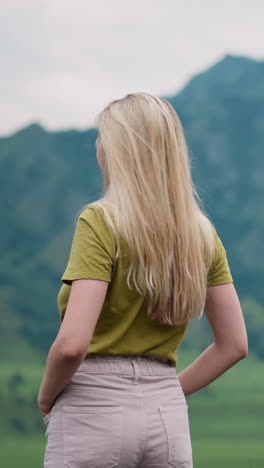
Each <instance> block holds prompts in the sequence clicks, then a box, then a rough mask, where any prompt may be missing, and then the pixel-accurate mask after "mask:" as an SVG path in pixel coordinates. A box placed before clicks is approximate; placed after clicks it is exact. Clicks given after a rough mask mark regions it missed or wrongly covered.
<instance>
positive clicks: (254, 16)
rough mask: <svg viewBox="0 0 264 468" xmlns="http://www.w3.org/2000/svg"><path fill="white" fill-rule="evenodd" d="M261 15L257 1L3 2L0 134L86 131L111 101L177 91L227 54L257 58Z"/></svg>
mask: <svg viewBox="0 0 264 468" xmlns="http://www.w3.org/2000/svg"><path fill="white" fill-rule="evenodd" d="M263 18H264V1H263V0H250V1H248V0H222V1H221V2H219V1H217V0H181V1H178V0H130V1H126V0H8V1H5V2H4V0H2V1H1V20H0V21H1V24H0V54H1V73H0V80H1V87H0V93H1V96H0V97H1V100H0V109H1V112H0V135H5V134H8V133H11V132H13V131H15V130H17V129H18V128H20V127H22V126H25V125H27V124H29V123H31V122H33V121H39V122H40V123H42V124H43V125H44V126H45V127H46V128H48V129H62V128H72V127H74V128H86V127H89V126H91V125H93V124H94V120H95V117H96V115H97V114H98V112H100V110H101V109H102V108H103V107H104V106H105V105H106V104H108V102H109V101H111V100H112V99H116V98H119V97H122V96H124V95H125V94H127V93H129V92H136V91H146V92H150V93H153V94H157V95H173V94H176V93H177V92H178V91H179V90H180V89H181V88H182V87H183V86H184V85H185V84H186V82H187V81H188V80H189V79H190V78H191V77H192V76H193V75H194V74H196V73H198V72H200V71H202V70H205V69H206V68H208V67H209V66H211V65H213V64H214V63H216V62H217V61H218V60H220V59H222V57H223V56H224V55H225V54H227V53H229V54H236V55H245V56H249V57H252V58H256V59H263V58H264V33H263Z"/></svg>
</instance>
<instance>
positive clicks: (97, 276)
mask: <svg viewBox="0 0 264 468" xmlns="http://www.w3.org/2000/svg"><path fill="white" fill-rule="evenodd" d="M78 279H98V280H102V281H107V282H110V281H111V278H109V276H106V275H102V274H98V273H84V274H78V275H77V274H76V275H65V276H64V275H63V276H62V277H61V281H62V282H63V283H65V284H68V285H69V284H71V282H72V281H74V280H78Z"/></svg>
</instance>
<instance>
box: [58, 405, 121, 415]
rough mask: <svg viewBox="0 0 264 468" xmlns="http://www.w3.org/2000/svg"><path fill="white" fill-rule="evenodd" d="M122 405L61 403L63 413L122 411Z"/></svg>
mask: <svg viewBox="0 0 264 468" xmlns="http://www.w3.org/2000/svg"><path fill="white" fill-rule="evenodd" d="M123 410H124V407H123V406H114V407H111V406H109V407H108V406H69V405H63V411H64V412H65V413H81V414H82V413H122V412H123Z"/></svg>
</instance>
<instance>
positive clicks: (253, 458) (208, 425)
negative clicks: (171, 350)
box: [0, 352, 264, 468]
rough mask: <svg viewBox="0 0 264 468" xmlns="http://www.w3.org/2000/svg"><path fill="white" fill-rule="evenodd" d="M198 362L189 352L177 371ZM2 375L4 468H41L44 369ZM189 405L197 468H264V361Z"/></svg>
mask: <svg viewBox="0 0 264 468" xmlns="http://www.w3.org/2000/svg"><path fill="white" fill-rule="evenodd" d="M195 357H196V355H194V354H190V353H186V352H185V353H184V357H183V356H180V360H179V367H178V368H177V371H178V372H180V370H181V369H182V368H184V367H186V365H188V363H189V362H191V361H192V360H193V359H194V358H195ZM0 372H1V377H2V378H1V384H0V395H1V401H2V402H4V404H1V416H2V417H1V419H0V433H1V434H2V436H1V439H0V451H1V460H2V461H1V466H4V467H5V468H17V467H19V468H41V467H42V466H43V453H44V447H45V442H46V439H45V436H44V431H45V426H44V424H43V422H42V419H41V417H40V415H39V413H38V410H37V406H36V396H37V391H38V387H39V384H40V381H41V378H42V374H43V368H40V367H37V366H33V365H32V366H30V367H28V366H27V367H25V368H24V369H21V366H20V368H19V369H18V368H17V367H16V366H15V365H12V366H11V365H10V366H8V365H1V366H0ZM12 385H13V388H12ZM187 400H188V405H189V416H190V426H191V435H192V441H193V455H194V467H195V468H220V467H221V468H263V467H264V443H263V435H264V422H263V421H264V405H263V362H261V361H257V360H256V358H254V357H253V356H249V357H248V358H247V359H245V360H243V361H241V362H240V363H239V364H237V365H236V366H235V367H234V368H232V369H230V370H229V371H228V372H227V373H226V374H225V375H224V376H222V377H220V378H219V379H218V380H217V381H216V382H214V383H213V384H211V385H210V386H209V387H208V388H206V389H204V390H202V391H200V392H199V393H197V394H194V395H190V396H189V397H187ZM10 421H11V422H10ZM21 421H22V422H21ZM11 423H12V424H11ZM3 434H4V436H3Z"/></svg>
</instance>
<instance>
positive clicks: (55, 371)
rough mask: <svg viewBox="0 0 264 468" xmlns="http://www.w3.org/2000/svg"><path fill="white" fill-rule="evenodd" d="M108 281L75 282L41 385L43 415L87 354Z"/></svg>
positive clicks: (87, 280) (40, 406)
mask: <svg viewBox="0 0 264 468" xmlns="http://www.w3.org/2000/svg"><path fill="white" fill-rule="evenodd" d="M108 284H109V283H108V282H107V281H103V280H97V279H78V280H74V281H72V286H71V292H70V297H69V300H68V304H67V308H66V311H65V315H64V318H63V321H62V323H61V326H60V329H59V332H58V335H57V337H56V338H55V340H54V342H53V344H52V345H51V348H50V350H49V353H48V357H47V363H46V369H45V373H44V377H43V379H42V382H41V385H40V390H39V395H38V405H39V408H40V410H41V412H42V414H43V415H44V414H47V413H49V412H50V410H51V408H52V406H53V404H54V401H55V400H56V398H57V397H58V395H59V394H60V393H61V392H62V390H63V389H64V388H65V387H66V385H67V384H68V383H69V381H70V380H71V378H72V376H73V374H74V373H75V371H76V370H77V369H78V367H79V365H80V364H81V362H82V361H83V359H84V357H85V355H86V353H87V349H88V346H89V344H90V342H91V339H92V336H93V333H94V329H95V326H96V323H97V321H98V318H99V316H100V313H101V310H102V306H103V303H104V300H105V296H106V293H107V288H108Z"/></svg>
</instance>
